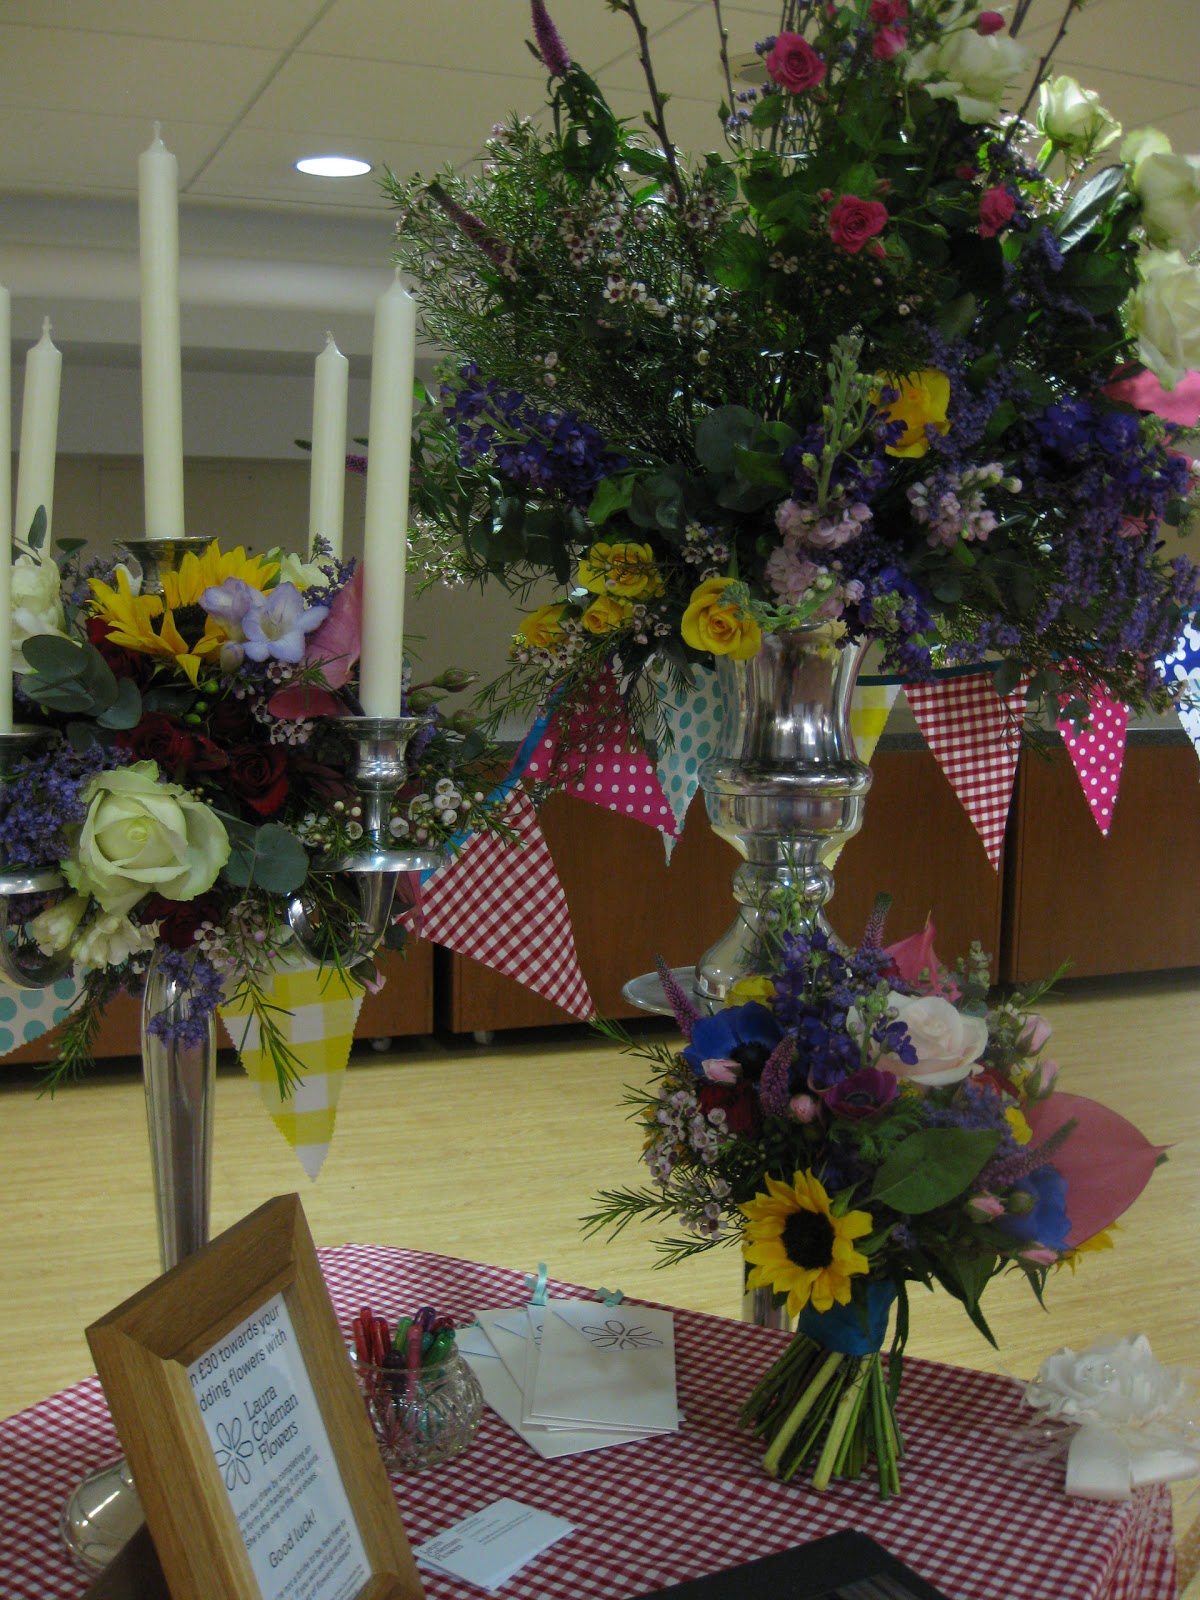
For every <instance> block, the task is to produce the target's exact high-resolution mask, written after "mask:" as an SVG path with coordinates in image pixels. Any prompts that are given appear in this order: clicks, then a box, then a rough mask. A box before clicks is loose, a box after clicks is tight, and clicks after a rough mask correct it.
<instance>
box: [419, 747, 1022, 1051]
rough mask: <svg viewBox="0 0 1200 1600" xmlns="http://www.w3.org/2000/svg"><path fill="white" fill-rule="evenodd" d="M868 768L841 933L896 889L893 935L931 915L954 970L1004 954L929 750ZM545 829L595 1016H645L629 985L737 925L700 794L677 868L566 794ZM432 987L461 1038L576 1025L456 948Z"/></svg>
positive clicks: (900, 752)
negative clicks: (970, 953) (974, 944)
mask: <svg viewBox="0 0 1200 1600" xmlns="http://www.w3.org/2000/svg"><path fill="white" fill-rule="evenodd" d="M912 746H915V747H912ZM872 767H873V771H874V774H875V778H874V784H873V786H872V791H871V795H870V797H869V799H868V801H867V806H866V813H865V817H866V820H865V822H864V824H863V827H862V830H861V832H860V833H859V834H857V835H856V837H855V838H853V839H852V840H851V841H850V842H849V844H848V845H847V846H846V848H845V850H844V851H843V853H842V858H841V860H840V861H839V862H838V865H837V869H836V872H835V884H836V894H835V897H834V899H833V901H832V902H831V903H830V907H829V915H830V920H831V922H832V923H833V925H834V927H835V928H836V929H837V930H838V932H839V933H840V934H841V935H842V937H843V938H844V939H846V940H847V941H849V942H851V943H855V942H857V941H858V939H859V937H860V936H861V934H862V931H863V928H864V926H865V924H866V921H867V918H868V916H869V915H870V913H871V909H872V907H873V905H874V903H875V897H876V895H877V894H878V893H880V892H881V891H886V892H887V893H889V894H891V895H892V896H893V898H894V904H893V906H892V910H891V913H890V915H889V918H888V925H887V935H888V937H889V938H902V937H904V936H905V935H907V934H909V933H913V932H916V931H917V930H918V929H920V928H921V927H923V926H924V923H925V919H926V917H927V916H932V918H933V920H934V923H935V924H936V926H937V929H938V951H939V954H940V955H941V956H942V958H943V959H944V960H946V961H948V962H952V961H954V960H955V959H956V958H957V957H958V956H959V955H962V954H965V953H966V950H967V948H968V946H969V945H970V943H971V941H972V939H978V940H979V941H980V942H981V943H982V945H983V947H984V949H985V950H987V951H989V953H991V954H992V955H993V956H998V953H999V941H1000V877H999V874H998V873H996V872H995V871H994V870H993V869H992V867H991V866H990V864H989V863H988V859H987V856H986V855H985V853H984V850H983V846H982V845H981V844H980V842H979V837H978V835H977V834H976V832H975V830H974V828H973V827H972V826H971V823H970V821H969V820H968V818H967V816H966V813H965V812H964V811H963V809H962V807H961V806H960V805H959V803H958V800H957V799H956V798H955V795H954V792H953V790H952V789H951V788H950V785H949V784H948V783H947V781H946V779H945V777H944V776H943V774H942V771H941V769H940V768H939V767H938V765H937V762H936V761H935V760H934V758H933V757H932V756H931V755H930V754H929V752H928V750H927V749H925V747H924V745H923V744H921V743H920V741H919V740H917V741H909V740H907V739H904V738H901V739H898V740H896V741H894V742H886V741H885V742H884V744H883V746H882V747H881V749H880V750H879V751H878V752H877V753H876V756H875V760H874V762H873V763H872ZM541 823H542V829H543V832H544V833H545V836H546V840H547V843H548V844H549V846H550V852H551V854H552V855H553V857H554V862H555V866H556V867H557V869H558V873H559V877H560V878H561V880H562V883H563V887H564V889H565V890H566V895H567V903H568V905H569V906H570V908H571V921H572V925H573V927H574V932H575V943H576V948H577V950H578V952H579V962H580V966H581V968H582V970H583V975H584V977H585V978H586V979H587V982H588V987H589V988H590V989H591V992H592V998H593V999H594V1000H595V1002H596V1007H597V1009H598V1010H599V1011H600V1012H601V1013H602V1014H603V1015H605V1016H610V1017H631V1016H636V1015H638V1012H637V1011H636V1009H635V1008H634V1007H632V1006H630V1005H629V1003H628V1002H627V1001H626V1000H625V999H624V998H623V996H622V994H621V988H622V985H623V984H624V983H625V982H626V981H627V980H628V979H629V978H632V977H635V976H636V975H637V974H638V973H641V972H648V971H650V970H651V968H652V967H653V966H654V963H655V959H656V957H658V956H659V955H661V956H662V957H663V958H664V959H665V960H666V961H668V962H669V963H670V964H671V965H672V966H688V965H691V964H692V963H693V962H695V961H696V960H697V959H698V958H699V957H700V956H701V955H702V954H703V953H704V951H705V950H706V949H707V948H708V946H709V945H710V944H712V943H714V941H715V940H716V939H717V938H718V937H719V936H720V935H721V934H722V933H723V932H724V930H725V929H726V928H727V927H728V926H729V924H730V922H731V921H732V920H733V914H734V909H735V908H734V902H733V898H732V895H731V892H730V877H731V875H732V873H733V869H734V867H735V866H736V865H737V861H738V857H737V853H736V852H735V851H734V850H733V849H732V848H731V847H730V846H728V845H726V844H724V843H723V842H722V841H721V840H719V839H717V838H716V837H715V836H714V834H713V833H712V830H711V829H710V828H709V826H708V822H707V819H706V817H705V815H704V804H703V799H702V798H700V797H698V798H697V799H696V801H695V802H694V803H693V805H692V808H691V810H690V812H689V813H688V818H687V825H686V827H685V829H684V832H683V836H682V837H681V839H680V840H679V842H678V844H677V845H676V846H675V851H674V854H673V856H672V858H671V862H670V865H669V866H668V864H667V862H666V859H665V852H664V850H663V846H662V840H661V838H660V836H659V835H658V834H657V833H656V832H655V831H654V830H653V829H651V828H647V827H645V826H643V824H641V823H638V822H634V821H632V820H631V819H630V818H628V817H621V816H617V815H616V814H614V813H613V812H610V811H604V810H602V809H601V808H600V807H598V806H593V805H589V804H587V803H586V802H584V801H581V800H576V799H572V798H571V797H569V796H567V795H554V796H552V797H551V798H550V799H549V800H548V801H547V802H546V804H545V806H544V807H543V808H542V811H541ZM436 987H437V997H438V1021H439V1023H440V1024H441V1026H443V1027H445V1028H448V1029H449V1030H450V1031H451V1032H455V1033H459V1032H472V1031H484V1030H490V1029H496V1028H526V1027H541V1026H545V1025H549V1024H553V1023H562V1022H565V1021H567V1020H569V1019H568V1018H567V1017H566V1016H565V1015H564V1013H563V1012H561V1011H560V1010H559V1009H558V1008H557V1007H556V1006H553V1005H551V1004H550V1003H549V1002H548V1001H545V1000H542V999H540V998H539V997H538V996H537V995H534V994H531V993H530V992H529V990H527V989H523V988H522V987H521V986H520V985H519V984H517V983H515V982H514V981H513V980H512V979H511V978H505V977H501V976H500V974H498V973H496V972H493V971H491V970H490V969H489V968H486V967H483V966H481V965H480V964H479V963H478V962H476V961H471V960H469V959H468V958H466V957H464V956H460V955H455V954H453V953H451V952H449V951H444V950H439V951H438V968H437V986H436Z"/></svg>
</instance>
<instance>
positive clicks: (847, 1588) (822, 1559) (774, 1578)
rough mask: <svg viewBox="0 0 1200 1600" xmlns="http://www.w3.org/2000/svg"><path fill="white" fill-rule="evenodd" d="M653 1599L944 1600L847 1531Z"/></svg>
mask: <svg viewBox="0 0 1200 1600" xmlns="http://www.w3.org/2000/svg"><path fill="white" fill-rule="evenodd" d="M654 1595H655V1597H658V1596H661V1595H669V1596H670V1597H671V1600H946V1596H945V1595H943V1594H941V1593H939V1591H938V1590H937V1589H934V1588H932V1587H931V1586H930V1585H929V1584H928V1583H926V1582H925V1580H924V1579H923V1578H918V1577H917V1575H916V1573H915V1572H911V1571H910V1570H909V1568H908V1567H906V1566H905V1565H904V1563H903V1562H902V1561H897V1560H896V1558H895V1556H892V1555H889V1554H888V1552H887V1551H886V1550H885V1549H884V1548H883V1546H882V1545H878V1544H876V1543H875V1541H874V1539H869V1538H868V1537H867V1535H866V1534H865V1533H853V1532H851V1531H850V1530H849V1529H847V1530H845V1531H844V1532H842V1533H834V1534H830V1536H829V1537H828V1538H827V1539H814V1540H813V1541H812V1542H811V1543H810V1544H801V1545H797V1546H796V1547H795V1549H793V1550H781V1551H780V1552H779V1554H778V1555H773V1556H762V1557H761V1558H760V1559H759V1560H757V1561H746V1562H743V1563H742V1565H741V1566H738V1567H726V1568H725V1570H724V1571H723V1572H713V1573H710V1574H709V1576H708V1577H706V1578H693V1579H691V1580H690V1582H688V1583H678V1584H675V1585H674V1586H673V1587H672V1588H670V1589H657V1590H655V1591H654ZM641 1600H651V1596H650V1595H644V1596H642V1597H641Z"/></svg>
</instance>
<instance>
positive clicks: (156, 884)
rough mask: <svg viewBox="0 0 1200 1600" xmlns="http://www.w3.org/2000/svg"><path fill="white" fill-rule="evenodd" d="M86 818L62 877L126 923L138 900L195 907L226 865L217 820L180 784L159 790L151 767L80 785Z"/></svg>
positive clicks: (137, 765)
mask: <svg viewBox="0 0 1200 1600" xmlns="http://www.w3.org/2000/svg"><path fill="white" fill-rule="evenodd" d="M82 799H83V801H84V803H85V804H86V805H87V808H88V809H87V816H86V817H85V818H84V822H83V826H82V828H81V830H80V834H79V840H78V843H77V845H76V848H75V853H74V855H73V856H72V857H71V858H70V859H68V860H67V861H65V862H64V863H63V869H62V870H63V874H64V876H65V877H66V879H67V881H68V883H70V885H71V887H72V888H73V889H75V890H77V891H78V892H79V893H80V894H84V895H94V896H95V898H96V899H97V900H98V901H99V903H100V906H101V908H102V909H103V910H105V911H111V912H113V913H114V914H116V915H123V914H124V913H126V912H128V911H130V910H132V908H133V907H134V906H135V905H136V904H137V902H138V901H139V900H140V899H141V898H142V896H143V895H146V894H150V893H153V892H157V893H158V894H162V895H165V896H166V897H167V899H168V900H193V899H195V897H196V896H197V895H198V894H203V893H204V891H205V890H206V889H211V888H212V886H213V884H214V883H215V882H216V880H217V874H218V873H219V872H220V870H221V868H222V867H223V866H224V865H225V863H226V861H228V859H229V838H228V835H227V834H226V832H225V829H224V828H223V827H222V825H221V822H220V820H219V819H218V817H217V816H216V813H215V812H213V811H211V810H210V809H209V808H208V806H206V805H202V804H201V802H200V801H199V800H197V799H195V798H194V797H193V796H192V795H190V794H189V793H188V792H187V790H186V789H183V788H181V787H180V786H179V784H177V783H162V782H161V781H160V780H159V776H158V768H157V766H156V765H155V764H154V762H153V761H137V762H134V764H133V765H132V766H129V767H121V768H118V769H117V770H116V771H114V772H100V773H97V775H96V776H95V777H94V778H91V779H90V780H89V781H88V783H87V784H86V785H85V787H84V789H83V793H82Z"/></svg>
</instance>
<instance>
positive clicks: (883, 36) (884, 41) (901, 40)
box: [871, 28, 908, 61]
mask: <svg viewBox="0 0 1200 1600" xmlns="http://www.w3.org/2000/svg"><path fill="white" fill-rule="evenodd" d="M907 43H908V29H907V28H880V30H879V32H878V33H877V34H876V35H875V37H874V39H872V41H871V54H872V55H873V56H874V57H875V60H876V61H892V60H894V59H895V57H896V56H898V55H899V54H900V52H901V50H903V49H904V47H905V45H906V44H907Z"/></svg>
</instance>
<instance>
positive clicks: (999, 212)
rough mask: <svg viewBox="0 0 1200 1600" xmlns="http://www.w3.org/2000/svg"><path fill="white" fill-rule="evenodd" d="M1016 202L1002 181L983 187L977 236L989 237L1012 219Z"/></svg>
mask: <svg viewBox="0 0 1200 1600" xmlns="http://www.w3.org/2000/svg"><path fill="white" fill-rule="evenodd" d="M1016 209H1017V202H1016V201H1015V200H1014V199H1013V197H1012V195H1011V194H1010V193H1009V190H1008V187H1007V186H1006V185H1005V184H1003V183H997V184H995V185H994V186H993V187H992V188H991V189H985V190H984V192H983V195H982V196H981V198H980V201H979V237H980V238H981V239H991V238H993V237H994V236H995V235H996V234H997V233H999V232H1000V230H1001V228H1003V227H1006V226H1007V224H1008V223H1009V222H1011V221H1012V214H1013V212H1014V211H1015V210H1016Z"/></svg>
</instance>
